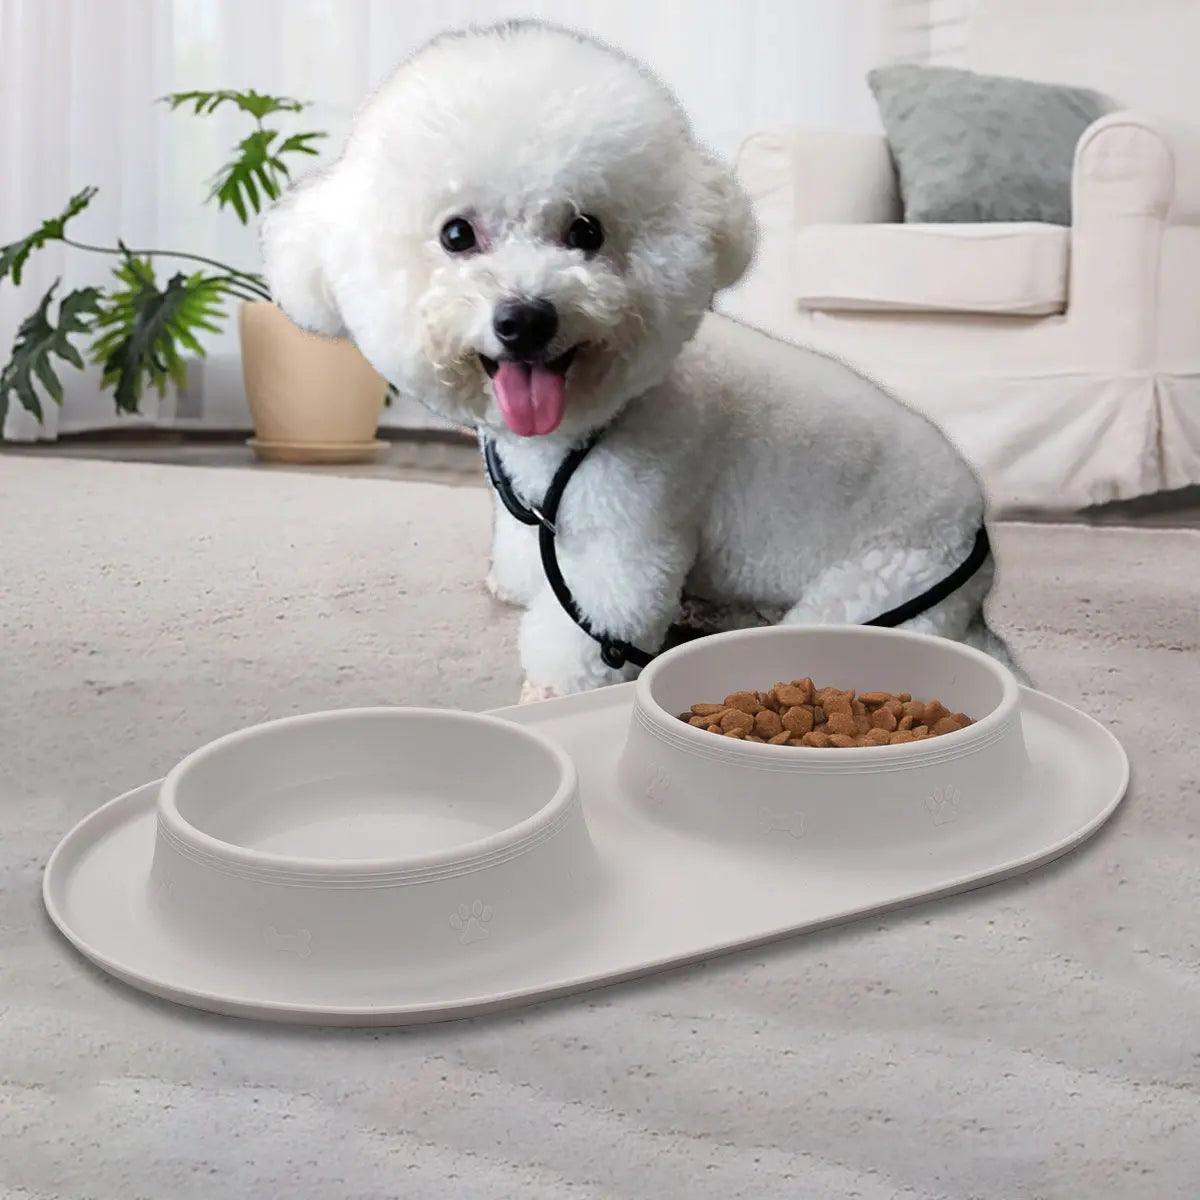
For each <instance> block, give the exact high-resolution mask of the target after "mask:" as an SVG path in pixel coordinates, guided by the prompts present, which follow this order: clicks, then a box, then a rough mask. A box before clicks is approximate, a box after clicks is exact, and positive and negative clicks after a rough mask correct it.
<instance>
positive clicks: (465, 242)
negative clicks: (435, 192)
mask: <svg viewBox="0 0 1200 1200" xmlns="http://www.w3.org/2000/svg"><path fill="white" fill-rule="evenodd" d="M441 240H442V248H443V249H445V250H448V251H449V252H450V253H451V254H462V253H463V252H464V251H466V250H474V249H475V246H476V239H475V230H474V229H472V228H471V222H470V221H468V220H467V219H466V217H451V218H450V220H449V221H447V222H446V223H445V225H443V226H442V238H441Z"/></svg>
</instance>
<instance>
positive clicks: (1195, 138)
mask: <svg viewBox="0 0 1200 1200" xmlns="http://www.w3.org/2000/svg"><path fill="white" fill-rule="evenodd" d="M1072 207H1073V209H1074V216H1075V217H1076V218H1083V219H1092V218H1097V217H1100V218H1102V217H1106V216H1107V217H1155V218H1157V219H1158V220H1160V221H1165V222H1167V223H1168V224H1172V225H1197V224H1200V125H1188V124H1185V123H1183V122H1181V121H1174V120H1171V119H1169V118H1167V117H1158V116H1153V115H1151V114H1149V113H1142V112H1134V111H1123V112H1115V113H1109V114H1108V115H1107V116H1105V117H1101V118H1100V120H1098V121H1096V122H1094V123H1093V124H1092V125H1091V126H1090V127H1089V128H1088V130H1087V131H1086V132H1085V133H1084V135H1083V137H1081V138H1080V139H1079V145H1078V146H1077V147H1076V149H1075V168H1074V176H1073V180H1072Z"/></svg>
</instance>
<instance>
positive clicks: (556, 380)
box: [492, 362, 565, 437]
mask: <svg viewBox="0 0 1200 1200" xmlns="http://www.w3.org/2000/svg"><path fill="white" fill-rule="evenodd" d="M564 383H565V380H564V378H563V376H562V375H560V374H559V373H558V372H557V371H551V370H549V369H548V368H547V367H543V366H542V365H541V364H540V363H534V364H530V363H519V362H502V363H501V364H500V366H499V369H498V370H497V371H496V374H495V375H494V376H493V377H492V386H493V387H494V388H495V389H496V403H497V404H499V405H500V415H501V416H502V417H503V418H504V421H505V424H507V425H508V427H509V429H511V430H512V431H513V433H515V434H517V435H519V436H520V437H534V436H535V435H537V436H540V435H542V434H547V433H553V432H554V431H555V430H556V429H557V428H558V427H559V425H560V424H561V423H562V419H563V407H564V404H563V387H564Z"/></svg>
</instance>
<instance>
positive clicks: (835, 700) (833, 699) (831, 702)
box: [822, 696, 854, 717]
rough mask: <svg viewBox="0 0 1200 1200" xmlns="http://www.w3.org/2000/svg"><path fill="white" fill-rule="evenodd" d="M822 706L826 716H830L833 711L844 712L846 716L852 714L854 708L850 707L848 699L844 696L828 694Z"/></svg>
mask: <svg viewBox="0 0 1200 1200" xmlns="http://www.w3.org/2000/svg"><path fill="white" fill-rule="evenodd" d="M822 707H823V708H824V709H825V715H826V716H827V717H832V716H833V714H834V713H844V714H845V715H846V716H847V717H850V716H853V715H854V710H853V709H852V708H851V707H850V701H849V700H847V699H846V697H845V696H830V697H828V698H827V699H826V701H825V703H824V705H822Z"/></svg>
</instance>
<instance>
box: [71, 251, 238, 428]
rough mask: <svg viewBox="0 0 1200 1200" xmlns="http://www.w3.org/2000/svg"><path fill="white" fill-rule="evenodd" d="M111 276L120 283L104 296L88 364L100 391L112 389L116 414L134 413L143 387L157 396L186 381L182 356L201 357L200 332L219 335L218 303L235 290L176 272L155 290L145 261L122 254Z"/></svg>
mask: <svg viewBox="0 0 1200 1200" xmlns="http://www.w3.org/2000/svg"><path fill="white" fill-rule="evenodd" d="M113 274H114V275H115V276H116V278H117V282H118V284H119V286H118V287H116V288H114V289H113V290H112V291H111V292H110V293H109V295H108V296H107V297H106V299H105V301H104V303H103V306H102V308H101V312H100V315H99V317H98V318H97V320H96V322H95V327H96V329H97V331H98V332H99V336H98V337H97V338H96V340H95V342H94V343H93V345H92V360H93V362H97V363H99V364H100V365H101V367H102V370H103V372H104V378H103V382H104V386H105V387H112V388H113V398H114V400H115V402H116V406H117V411H118V412H137V411H138V409H139V407H140V405H141V401H142V397H143V396H144V395H145V393H146V389H147V388H148V387H152V388H154V390H155V391H156V392H157V393H158V394H159V395H160V396H162V395H163V394H164V393H165V392H166V389H167V385H168V384H169V383H174V384H176V386H179V387H182V386H183V384H184V383H185V382H186V377H187V362H186V360H185V358H184V356H183V351H185V350H187V351H191V352H192V353H193V354H196V355H199V356H203V354H204V347H203V345H202V344H201V342H200V339H199V336H198V335H199V334H200V333H202V332H207V333H219V332H220V329H221V326H220V324H219V322H220V320H221V319H222V318H223V317H224V316H225V311H224V309H223V308H222V301H223V300H224V299H225V298H227V297H228V296H230V295H231V294H233V293H232V290H231V289H232V288H233V287H234V286H235V282H236V281H234V280H232V279H231V278H230V277H229V276H227V275H205V274H204V273H203V272H196V273H195V274H193V275H187V276H185V275H183V274H182V273H177V274H175V275H173V276H172V277H171V278H170V279H169V280H168V281H167V285H166V287H162V288H160V287H159V284H158V281H157V279H156V278H155V275H154V268H153V267H152V265H151V263H150V261H149V259H145V258H138V257H136V256H134V255H131V254H128V253H126V257H125V259H124V261H123V262H122V263H121V265H120V266H119V267H117V268H116V269H115V270H114V272H113Z"/></svg>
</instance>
